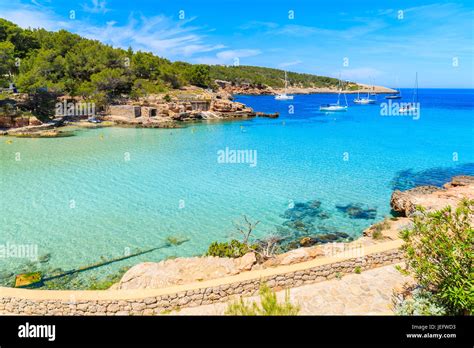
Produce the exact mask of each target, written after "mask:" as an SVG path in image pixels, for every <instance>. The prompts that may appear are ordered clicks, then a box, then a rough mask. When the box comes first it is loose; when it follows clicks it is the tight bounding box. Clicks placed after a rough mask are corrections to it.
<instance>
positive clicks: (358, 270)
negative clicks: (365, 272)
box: [354, 266, 362, 274]
mask: <svg viewBox="0 0 474 348" xmlns="http://www.w3.org/2000/svg"><path fill="white" fill-rule="evenodd" d="M354 273H355V274H361V273H362V269H361V268H360V266H357V267H356V268H354Z"/></svg>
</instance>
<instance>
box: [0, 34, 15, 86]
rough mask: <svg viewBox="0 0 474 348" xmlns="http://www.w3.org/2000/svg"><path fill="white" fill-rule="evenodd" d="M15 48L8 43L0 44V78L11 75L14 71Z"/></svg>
mask: <svg viewBox="0 0 474 348" xmlns="http://www.w3.org/2000/svg"><path fill="white" fill-rule="evenodd" d="M14 52H15V46H14V45H13V44H12V43H11V42H9V41H5V42H0V78H2V77H3V76H4V75H12V74H13V71H14V69H15V56H14V54H15V53H14Z"/></svg>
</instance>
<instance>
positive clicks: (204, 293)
mask: <svg viewBox="0 0 474 348" xmlns="http://www.w3.org/2000/svg"><path fill="white" fill-rule="evenodd" d="M400 245H401V241H400V240H396V241H391V242H387V243H382V244H381V245H374V246H370V247H367V249H369V250H366V251H367V252H368V253H365V254H364V255H363V256H361V257H350V256H348V257H341V256H338V255H335V256H332V257H324V258H321V259H315V260H311V261H307V262H303V263H299V264H294V265H289V266H280V267H275V268H270V269H264V270H258V271H250V272H244V273H241V274H238V275H235V276H229V277H225V278H219V279H212V280H208V281H203V282H197V283H192V284H183V285H178V286H173V287H169V288H162V289H140V290H102V291H61V290H27V289H14V288H0V313H1V312H3V313H12V314H23V315H155V314H162V313H163V312H164V311H169V310H173V309H177V308H179V307H191V306H199V305H204V304H211V303H215V302H223V301H228V300H230V299H231V298H236V297H238V296H251V295H255V294H257V293H258V290H259V288H260V286H261V284H262V283H266V284H267V285H268V286H269V287H271V288H273V289H276V290H279V289H284V288H290V287H296V286H300V285H303V284H311V283H316V282H320V281H324V280H328V279H332V278H335V277H336V276H337V275H338V274H341V275H342V274H347V273H354V271H355V270H356V268H360V270H362V271H363V270H367V269H371V268H375V267H380V266H384V265H389V264H394V263H399V262H401V261H402V260H403V255H402V252H401V251H400V250H399V249H398V247H399V246H400Z"/></svg>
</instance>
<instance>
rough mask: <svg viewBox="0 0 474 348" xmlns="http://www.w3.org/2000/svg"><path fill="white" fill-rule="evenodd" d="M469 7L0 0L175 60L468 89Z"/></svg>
mask: <svg viewBox="0 0 474 348" xmlns="http://www.w3.org/2000/svg"><path fill="white" fill-rule="evenodd" d="M473 4H474V2H473V1H455V2H442V1H440V2H433V1H416V0H409V1H404V0H398V1H390V0H389V1H386V0H385V1H381V0H379V1H338V0H334V1H316V0H313V1H306V0H286V1H279V0H273V1H266V0H253V1H248V0H219V1H217V0H200V1H196V0H175V1H170V0H155V1H153V0H140V1H131V0H78V1H71V0H69V1H68V0H32V1H27V0H0V17H2V18H5V19H8V20H11V21H13V22H15V23H17V24H19V25H20V26H22V27H33V28H35V27H43V28H46V29H49V30H59V29H67V30H69V31H72V32H75V33H78V34H80V35H83V36H86V37H88V38H94V39H98V40H100V41H103V42H106V43H109V44H112V45H113V46H116V47H124V48H127V47H128V46H132V48H134V49H135V50H144V51H151V52H154V53H156V54H158V55H160V56H164V57H166V58H169V59H171V60H184V61H188V62H192V63H208V64H233V63H234V60H235V58H238V59H239V62H240V64H242V65H258V66H267V67H275V68H284V69H287V70H291V71H297V72H306V73H314V74H319V75H328V76H335V77H337V76H338V75H339V73H340V74H341V76H342V78H343V79H349V80H352V81H358V82H362V83H375V84H378V85H386V86H395V87H397V86H399V87H412V86H413V84H414V76H415V72H418V75H419V85H420V87H451V88H457V87H458V88H474V72H473V71H474V70H473V69H474V66H473V64H474V63H473V61H474V41H473V32H474V28H473V21H474V19H473V18H474V5H473ZM70 11H75V18H73V19H71V18H70V14H71V12H70ZM290 11H293V12H290ZM291 14H294V16H293V17H292V16H291ZM344 62H346V66H345V65H344ZM397 81H398V83H397Z"/></svg>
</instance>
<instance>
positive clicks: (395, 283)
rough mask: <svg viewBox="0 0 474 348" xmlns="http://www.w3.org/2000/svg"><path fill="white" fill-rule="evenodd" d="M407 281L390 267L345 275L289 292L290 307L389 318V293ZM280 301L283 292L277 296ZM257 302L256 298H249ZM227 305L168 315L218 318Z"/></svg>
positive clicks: (308, 311) (318, 312)
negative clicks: (297, 306) (383, 315)
mask: <svg viewBox="0 0 474 348" xmlns="http://www.w3.org/2000/svg"><path fill="white" fill-rule="evenodd" d="M409 281H411V279H410V278H409V277H405V276H403V275H401V274H400V272H398V271H397V270H396V269H395V267H394V265H389V266H383V267H379V268H375V269H372V270H368V271H365V272H362V273H361V274H349V275H345V276H343V277H342V278H341V279H336V278H335V279H332V280H328V281H324V282H320V283H316V284H309V285H303V286H300V287H296V288H292V289H290V298H291V302H292V303H298V304H299V305H300V306H301V311H300V314H301V315H338V314H341V315H350V314H352V315H382V314H388V315H390V314H393V312H392V309H391V303H392V302H391V299H392V290H393V289H394V288H395V287H399V286H402V285H403V284H404V283H406V282H409ZM277 295H278V298H279V299H284V295H285V291H279V292H278V293H277ZM249 299H250V300H252V301H254V300H257V299H258V297H250V298H249ZM226 308H227V303H215V304H211V305H204V306H198V307H188V308H182V309H180V310H177V311H173V312H172V313H171V314H172V315H222V314H224V312H225V309H226Z"/></svg>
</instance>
